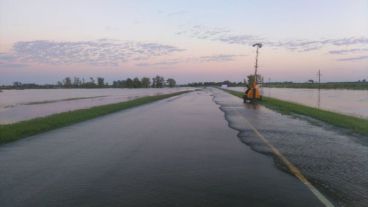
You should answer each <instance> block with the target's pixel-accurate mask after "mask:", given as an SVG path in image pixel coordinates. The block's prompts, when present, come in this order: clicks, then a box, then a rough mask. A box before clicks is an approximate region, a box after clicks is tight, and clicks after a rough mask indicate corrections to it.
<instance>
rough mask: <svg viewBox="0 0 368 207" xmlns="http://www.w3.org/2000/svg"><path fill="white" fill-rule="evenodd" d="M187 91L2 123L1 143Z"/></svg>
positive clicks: (0, 126) (0, 127) (0, 131)
mask: <svg viewBox="0 0 368 207" xmlns="http://www.w3.org/2000/svg"><path fill="white" fill-rule="evenodd" d="M187 92H189V91H182V92H177V93H171V94H164V95H157V96H145V97H142V98H138V99H134V100H130V101H126V102H121V103H115V104H108V105H102V106H95V107H92V108H88V109H79V110H75V111H69V112H63V113H58V114H54V115H50V116H46V117H41V118H35V119H31V120H27V121H21V122H17V123H14V124H6V125H0V144H3V143H7V142H11V141H15V140H18V139H21V138H24V137H28V136H31V135H35V134H39V133H42V132H46V131H50V130H52V129H56V128H60V127H64V126H68V125H72V124H75V123H78V122H82V121H86V120H89V119H93V118H96V117H99V116H103V115H106V114H110V113H113V112H117V111H120V110H124V109H128V108H132V107H136V106H140V105H143V104H147V103H151V102H154V101H158V100H161V99H165V98H169V97H172V96H177V95H180V94H183V93H187Z"/></svg>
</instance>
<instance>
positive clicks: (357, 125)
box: [225, 90, 368, 135]
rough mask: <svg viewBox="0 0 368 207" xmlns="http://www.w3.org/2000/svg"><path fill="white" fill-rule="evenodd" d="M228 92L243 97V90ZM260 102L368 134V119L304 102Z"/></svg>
mask: <svg viewBox="0 0 368 207" xmlns="http://www.w3.org/2000/svg"><path fill="white" fill-rule="evenodd" d="M225 91H226V92H228V93H230V94H232V95H234V96H238V97H242V96H243V93H242V92H237V91H231V90H225ZM259 103H260V104H262V105H264V106H266V107H268V108H270V109H273V110H276V111H279V112H281V113H286V114H293V113H294V114H300V115H303V116H308V117H312V118H314V119H317V120H320V121H323V122H326V123H328V124H331V125H334V126H337V127H341V128H345V129H349V130H351V131H352V132H355V133H359V134H362V135H368V120H367V119H363V118H358V117H353V116H349V115H344V114H339V113H336V112H331V111H327V110H322V109H317V108H313V107H310V106H305V105H302V104H297V103H292V102H288V101H283V100H279V99H275V98H270V97H263V98H262V101H260V102H259Z"/></svg>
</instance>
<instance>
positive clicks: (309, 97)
mask: <svg viewBox="0 0 368 207" xmlns="http://www.w3.org/2000/svg"><path fill="white" fill-rule="evenodd" d="M229 89H230V90H235V91H245V88H243V87H229ZM262 91H263V94H264V96H269V97H274V98H278V99H282V100H287V101H292V102H296V103H301V104H304V105H308V106H312V107H316V108H321V109H326V110H329V111H335V112H339V113H343V114H348V115H353V116H357V117H361V118H366V119H367V118H368V90H341V89H321V90H320V91H318V89H295V88H262Z"/></svg>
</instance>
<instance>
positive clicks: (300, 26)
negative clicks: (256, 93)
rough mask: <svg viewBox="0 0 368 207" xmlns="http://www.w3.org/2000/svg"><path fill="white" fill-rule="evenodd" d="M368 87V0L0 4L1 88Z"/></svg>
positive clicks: (42, 0) (35, 0)
mask: <svg viewBox="0 0 368 207" xmlns="http://www.w3.org/2000/svg"><path fill="white" fill-rule="evenodd" d="M257 42H261V43H263V47H262V48H261V49H260V53H259V73H260V74H261V75H262V76H263V77H264V78H265V81H269V80H270V81H294V82H305V81H307V80H310V79H313V80H316V79H317V71H318V70H321V73H322V81H323V82H328V81H357V80H362V79H367V80H368V0H344V1H342V0H323V1H321V0H305V1H302V0H293V1H291V0H290V1H286V0H277V1H275V0H248V1H246V0H238V1H237V0H222V1H217V0H186V1H175V0H161V1H159V0H134V1H133V0H131V1H124V0H63V1H56V0H32V1H29V0H0V85H3V84H12V83H13V82H14V81H21V82H23V83H40V84H43V83H55V82H56V81H58V80H61V79H63V78H64V77H67V76H70V77H74V76H78V77H86V78H88V77H97V76H99V77H105V79H106V80H107V81H109V82H111V81H112V80H121V79H126V78H127V77H136V76H137V77H143V76H148V77H153V76H155V75H156V74H159V75H161V76H164V77H166V78H169V77H171V78H174V79H176V80H177V82H178V83H188V82H197V81H223V80H230V81H242V80H243V79H244V78H245V77H246V76H247V75H249V74H252V73H254V62H255V48H254V47H252V45H253V44H254V43H257Z"/></svg>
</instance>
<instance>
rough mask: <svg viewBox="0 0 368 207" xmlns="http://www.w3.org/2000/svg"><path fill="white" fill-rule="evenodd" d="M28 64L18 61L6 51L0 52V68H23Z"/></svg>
mask: <svg viewBox="0 0 368 207" xmlns="http://www.w3.org/2000/svg"><path fill="white" fill-rule="evenodd" d="M27 66H28V65H26V64H22V63H18V62H17V57H15V56H14V55H11V54H7V53H0V69H13V68H24V67H27Z"/></svg>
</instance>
